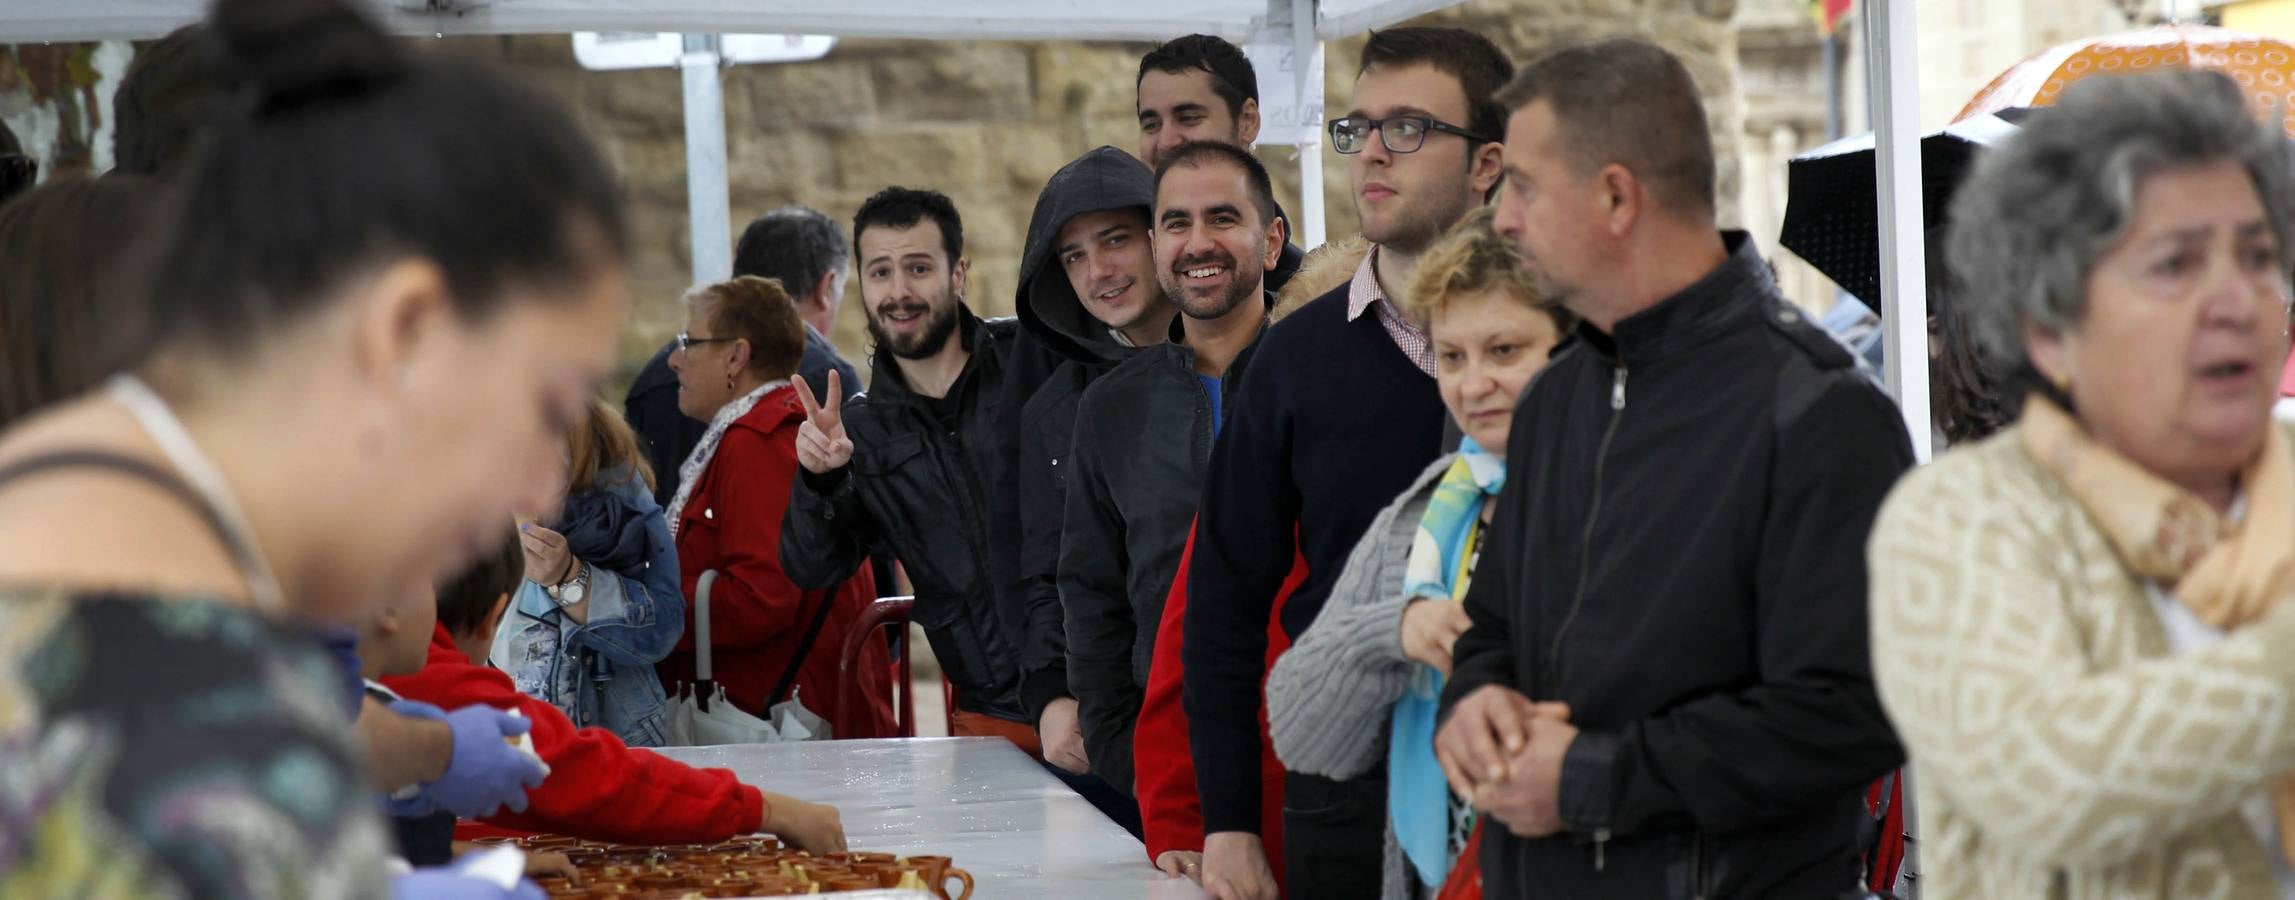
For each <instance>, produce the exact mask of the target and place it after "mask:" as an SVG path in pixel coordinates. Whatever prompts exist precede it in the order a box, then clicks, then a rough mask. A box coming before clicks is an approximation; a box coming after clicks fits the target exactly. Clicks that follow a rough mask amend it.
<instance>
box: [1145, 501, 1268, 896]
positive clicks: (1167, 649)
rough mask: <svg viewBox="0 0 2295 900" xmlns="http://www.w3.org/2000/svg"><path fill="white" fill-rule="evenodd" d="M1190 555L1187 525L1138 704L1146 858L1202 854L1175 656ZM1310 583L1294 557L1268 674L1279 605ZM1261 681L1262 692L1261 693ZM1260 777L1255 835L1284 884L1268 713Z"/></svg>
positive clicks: (1262, 728) (1262, 721) (1262, 725)
mask: <svg viewBox="0 0 2295 900" xmlns="http://www.w3.org/2000/svg"><path fill="white" fill-rule="evenodd" d="M1194 556H1195V530H1194V527H1193V526H1189V529H1188V535H1187V547H1186V548H1185V549H1183V550H1181V551H1180V556H1179V573H1178V574H1177V575H1176V576H1174V577H1173V578H1172V580H1171V593H1170V595H1169V596H1167V597H1165V599H1164V603H1163V618H1162V619H1161V624H1159V625H1157V626H1156V634H1155V656H1154V659H1153V661H1151V662H1150V663H1149V665H1148V684H1147V695H1146V696H1145V697H1143V698H1142V699H1141V701H1140V718H1139V724H1138V725H1137V726H1136V727H1135V728H1134V729H1133V731H1132V769H1133V778H1134V779H1135V780H1136V782H1137V786H1138V788H1139V799H1140V822H1141V826H1142V829H1143V831H1144V832H1145V837H1146V838H1147V852H1148V859H1150V860H1153V859H1155V858H1156V857H1157V856H1160V855H1162V854H1163V852H1164V851H1166V850H1194V851H1199V852H1200V851H1201V850H1203V802H1202V800H1201V799H1200V798H1198V797H1197V796H1196V789H1195V758H1194V757H1193V756H1192V755H1190V754H1189V752H1188V743H1187V711H1186V710H1185V709H1183V708H1181V705H1180V698H1181V694H1182V693H1183V687H1182V684H1181V677H1180V676H1181V673H1182V671H1183V669H1182V668H1181V666H1180V662H1179V649H1180V645H1181V643H1182V638H1183V636H1184V634H1185V632H1186V627H1185V622H1186V621H1187V569H1188V562H1189V560H1190V559H1192V558H1193V557H1194ZM1306 577H1307V564H1306V561H1305V560H1303V559H1299V558H1297V557H1296V556H1294V557H1293V559H1292V562H1291V574H1290V575H1289V576H1287V577H1285V578H1284V579H1283V588H1282V590H1280V591H1278V592H1277V593H1276V595H1275V611H1276V615H1274V616H1271V617H1269V619H1268V623H1269V624H1268V626H1267V668H1268V669H1269V670H1272V669H1274V667H1275V658H1276V657H1278V656H1281V655H1283V651H1284V650H1286V649H1289V648H1290V646H1291V637H1290V636H1289V635H1287V634H1284V633H1283V626H1282V621H1283V620H1282V615H1281V612H1282V609H1283V601H1284V600H1286V599H1288V598H1289V597H1290V596H1291V592H1292V591H1293V590H1294V589H1296V588H1298V587H1299V582H1300V581H1301V580H1304V579H1305V578H1306ZM1264 686H1265V685H1264V681H1263V682H1262V689H1264ZM1259 738H1260V746H1262V747H1264V748H1265V752H1264V755H1262V756H1261V757H1260V760H1259V772H1260V775H1261V776H1262V778H1263V779H1264V781H1263V784H1264V785H1265V787H1264V788H1263V789H1262V791H1261V793H1260V798H1261V799H1260V804H1259V810H1260V812H1259V836H1260V841H1261V843H1263V844H1265V845H1266V848H1267V861H1268V864H1269V865H1270V866H1271V867H1272V868H1273V869H1274V870H1275V879H1276V883H1277V884H1278V885H1280V884H1281V883H1282V881H1283V763H1282V762H1281V761H1279V760H1277V759H1276V758H1275V742H1274V740H1272V739H1270V738H1269V737H1268V736H1267V712H1266V710H1265V708H1264V707H1262V708H1261V710H1260V713H1259Z"/></svg>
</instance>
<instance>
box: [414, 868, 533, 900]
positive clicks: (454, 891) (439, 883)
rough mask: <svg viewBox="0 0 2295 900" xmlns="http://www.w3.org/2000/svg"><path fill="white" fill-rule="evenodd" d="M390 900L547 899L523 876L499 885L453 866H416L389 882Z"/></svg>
mask: <svg viewBox="0 0 2295 900" xmlns="http://www.w3.org/2000/svg"><path fill="white" fill-rule="evenodd" d="M390 895H391V900H549V895H548V894H545V893H543V892H542V887H541V886H540V885H537V884H535V883H534V882H531V881H528V880H526V879H523V878H521V879H519V880H518V886H517V887H516V888H512V889H510V890H507V891H505V890H503V889H502V886H501V885H499V884H495V883H494V882H491V881H487V880H486V879H484V878H473V877H471V876H468V875H464V874H462V873H461V872H457V871H455V870H453V869H416V870H414V871H412V872H408V873H406V874H404V875H400V876H399V877H397V878H393V879H391V882H390Z"/></svg>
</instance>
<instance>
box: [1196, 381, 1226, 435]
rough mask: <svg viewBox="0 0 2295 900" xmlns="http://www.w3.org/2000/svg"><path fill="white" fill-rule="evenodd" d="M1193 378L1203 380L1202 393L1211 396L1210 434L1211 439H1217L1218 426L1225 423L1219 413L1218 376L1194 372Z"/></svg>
mask: <svg viewBox="0 0 2295 900" xmlns="http://www.w3.org/2000/svg"><path fill="white" fill-rule="evenodd" d="M1195 379H1196V380H1197V381H1201V382H1203V393H1204V394H1205V395H1207V396H1209V397H1210V398H1211V436H1212V438H1213V439H1217V438H1218V437H1219V426H1221V425H1224V424H1226V422H1225V421H1224V420H1223V419H1222V418H1221V417H1220V415H1219V381H1220V378H1219V376H1217V375H1205V374H1203V373H1201V372H1198V373H1196V376H1195Z"/></svg>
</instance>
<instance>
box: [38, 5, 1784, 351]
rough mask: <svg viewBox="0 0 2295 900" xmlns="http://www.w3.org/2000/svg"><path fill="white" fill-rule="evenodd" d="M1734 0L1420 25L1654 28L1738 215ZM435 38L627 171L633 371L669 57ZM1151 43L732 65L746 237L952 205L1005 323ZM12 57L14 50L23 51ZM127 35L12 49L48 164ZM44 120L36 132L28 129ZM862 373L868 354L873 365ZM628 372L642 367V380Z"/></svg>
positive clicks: (1289, 202)
mask: <svg viewBox="0 0 2295 900" xmlns="http://www.w3.org/2000/svg"><path fill="white" fill-rule="evenodd" d="M1736 5H1737V3H1736V0H1468V2H1465V3H1462V4H1460V5H1458V6H1455V7H1452V8H1449V9H1446V10H1443V11H1440V12H1437V13H1433V14H1430V15H1427V16H1424V17H1421V18H1420V19H1418V20H1414V22H1413V24H1441V25H1456V26H1461V27H1465V28H1471V29H1474V30H1476V31H1479V32H1480V33H1482V34H1484V35H1487V36H1489V37H1490V38H1491V39H1492V40H1494V41H1495V42H1497V44H1498V45H1499V46H1500V47H1501V48H1503V49H1504V50H1506V51H1507V52H1508V54H1509V55H1511V56H1513V57H1514V58H1515V60H1516V61H1517V62H1521V61H1526V60H1528V59H1530V58H1532V57H1534V56H1535V55H1536V54H1538V53H1540V52H1542V51H1544V50H1547V49H1551V48H1553V47H1557V46H1560V45H1562V44H1564V43H1568V42H1572V41H1577V40H1584V39H1590V38H1598V37H1606V36H1611V35H1619V34H1639V35H1643V36H1646V37H1650V38H1652V39H1654V40H1656V41H1657V42H1658V43H1660V44H1662V45H1664V46H1666V47H1667V48H1669V49H1671V50H1673V51H1674V52H1676V53H1678V54H1680V55H1681V56H1682V57H1683V59H1684V60H1685V61H1686V62H1687V64H1688V65H1689V68H1690V71H1691V72H1692V73H1693V74H1694V75H1695V76H1696V78H1697V80H1698V83H1699V86H1700V88H1701V89H1703V91H1704V92H1705V94H1706V97H1707V101H1708V105H1709V109H1710V111H1711V117H1712V128H1713V133H1714V137H1715V146H1716V148H1717V150H1718V152H1719V153H1720V154H1721V156H1722V159H1721V161H1720V162H1721V165H1720V171H1721V173H1722V181H1723V183H1722V186H1721V205H1722V210H1723V213H1722V215H1723V218H1724V219H1725V220H1726V221H1730V222H1735V221H1736V219H1737V216H1738V212H1737V211H1738V209H1739V203H1738V196H1737V195H1738V184H1737V182H1738V180H1739V179H1738V169H1739V166H1738V162H1737V161H1738V159H1739V156H1740V152H1741V151H1740V145H1741V143H1742V138H1741V137H1740V135H1741V133H1742V132H1743V123H1744V119H1745V111H1744V102H1743V100H1742V99H1741V95H1740V91H1739V88H1738V83H1737V76H1736V68H1737V43H1736V37H1735V32H1734V31H1733V28H1732V24H1731V20H1732V17H1733V15H1734V13H1735V11H1736ZM410 40H413V41H416V42H418V43H420V44H423V45H427V47H428V49H430V50H432V51H434V52H444V53H457V54H472V55H478V56H487V57H493V58H496V59H499V60H501V61H502V62H504V63H506V64H507V65H509V66H511V67H512V68H514V69H516V70H517V71H519V72H520V73H522V74H523V75H525V76H526V77H529V78H531V79H533V80H535V81H536V82H537V83H539V84H541V85H542V86H543V87H544V88H545V89H547V90H548V91H550V92H551V93H553V94H555V95H556V96H558V97H560V98H563V99H564V100H565V101H566V102H567V104H568V105H569V106H570V107H571V108H572V109H573V110H574V112H575V115H576V116H578V117H579V119H580V122H581V124H582V126H583V127H584V128H585V129H586V130H587V131H588V132H589V133H590V134H591V135H592V136H593V137H595V138H596V140H597V141H598V144H599V146H600V148H601V150H602V152H603V153H604V154H605V156H606V158H607V159H608V161H609V162H610V163H611V164H612V165H613V166H614V167H615V168H616V170H617V171H618V172H619V174H620V176H621V177H622V179H623V181H624V183H625V185H626V189H627V197H628V199H629V201H630V205H631V210H632V212H631V216H630V220H631V222H632V224H633V227H634V230H635V241H634V246H635V252H634V259H633V260H632V262H633V273H632V274H633V284H634V289H635V292H636V297H635V302H634V303H633V312H632V317H631V322H630V328H629V330H628V332H627V334H626V335H625V339H624V344H623V354H622V356H623V359H624V361H625V367H626V368H634V367H635V366H636V365H637V364H639V363H642V362H643V361H644V360H645V358H646V357H647V356H649V355H650V354H651V352H652V351H653V349H654V348H656V347H658V346H659V345H660V343H661V342H662V341H663V340H665V339H666V338H667V337H668V336H669V335H670V334H673V333H675V332H676V331H677V330H678V327H679V324H680V322H681V321H682V317H683V312H682V309H681V308H680V306H679V303H678V298H679V297H680V295H681V294H682V293H683V292H684V290H685V289H686V288H687V287H688V286H689V285H688V282H689V274H688V273H689V272H690V259H691V252H692V248H691V244H690V240H691V238H690V235H689V234H688V229H687V227H686V188H685V143H684V127H683V107H682V93H681V90H680V83H679V76H678V73H677V72H675V71H673V70H667V69H663V70H637V71H620V72H590V71H585V70H583V69H582V68H581V67H580V66H579V65H578V64H577V63H576V62H575V60H574V56H573V50H572V44H571V41H570V40H569V39H568V38H567V37H566V36H564V35H531V36H516V37H469V38H447V39H444V40H437V39H410ZM1364 40H1365V37H1364V36H1359V35H1358V36H1356V37H1352V38H1349V39H1346V40H1341V41H1336V42H1333V43H1331V44H1330V45H1329V46H1328V50H1327V53H1326V62H1325V86H1324V90H1325V96H1326V103H1327V109H1328V110H1329V111H1330V114H1332V115H1339V114H1343V113H1344V112H1345V110H1346V103H1347V101H1348V99H1350V97H1351V96H1352V93H1353V90H1352V88H1353V84H1354V77H1355V70H1356V66H1357V64H1358V61H1359V59H1360V54H1361V50H1362V45H1363V42H1364ZM1151 46H1152V45H1151V44H1148V43H1130V42H1088V43H1087V42H988V41H890V40H845V41H840V42H839V43H838V44H837V46H836V48H835V49H834V50H833V51H831V52H830V54H829V55H828V56H827V57H826V58H823V59H821V60H817V61H813V62H804V63H791V64H773V65H751V66H736V67H732V68H729V69H727V70H725V73H724V87H725V115H726V138H727V148H726V151H727V162H728V175H729V181H730V187H731V198H730V199H731V211H732V219H733V232H734V236H735V237H738V236H739V233H740V230H741V227H742V226H743V225H744V224H746V223H747V222H748V221H749V220H750V219H751V218H754V217H755V216H757V215H759V214H761V213H764V212H765V211H767V210H770V209H772V208H774V207H777V206H780V205H782V204H786V203H803V204H806V205H809V206H813V207H815V208H818V209H821V210H823V211H825V212H827V213H829V214H830V215H832V216H835V217H837V218H838V219H839V220H840V221H847V220H849V217H850V216H851V215H852V213H853V211H854V210H855V209H856V208H858V207H859V205H860V203H861V201H862V200H864V199H866V198H867V197H868V196H869V195H870V194H871V193H874V192H875V191H877V190H878V189H880V188H883V187H886V186H888V185H893V184H901V185H908V186H912V187H929V188H934V189H937V190H940V191H943V192H945V193H947V194H948V195H950V196H951V197H952V198H954V199H955V201H956V203H957V205H958V207H959V209H960V210H961V211H962V213H963V216H964V221H965V235H966V255H967V256H969V257H970V258H971V260H972V270H971V272H972V274H971V280H970V284H969V290H968V291H967V299H968V301H969V302H970V303H971V305H972V307H973V309H974V310H975V311H977V312H980V313H982V314H985V315H1008V314H1010V313H1011V312H1012V310H1013V294H1014V290H1015V287H1016V285H1015V281H1016V279H1017V270H1018V268H1019V262H1020V260H1019V257H1020V251H1021V246H1022V243H1023V241H1024V240H1025V238H1026V231H1027V227H1028V215H1029V212H1030V210H1031V209H1032V207H1033V205H1034V203H1035V198H1036V194H1037V192H1038V190H1039V189H1040V188H1041V187H1042V186H1043V182H1044V180H1045V179H1046V178H1047V177H1049V176H1050V175H1051V174H1052V172H1053V171H1055V170H1057V169H1058V168H1059V167H1060V166H1061V165H1062V164H1064V163H1066V162H1067V161H1068V160H1070V159H1072V158H1074V157H1075V156H1077V155H1079V154H1081V153H1083V152H1084V151H1085V150H1088V149H1090V148H1092V147H1095V146H1098V145H1101V144H1112V145H1114V146H1117V147H1120V148H1123V149H1125V150H1127V151H1128V150H1134V149H1136V148H1137V146H1138V141H1137V138H1138V125H1137V122H1136V119H1135V117H1134V114H1133V105H1132V104H1133V78H1134V75H1135V73H1136V71H1137V69H1138V62H1139V57H1140V56H1141V54H1143V53H1145V52H1146V51H1147V50H1148V49H1149V48H1150V47H1151ZM11 49H13V51H14V52H13V55H10V53H9V51H10V50H11ZM131 52H132V48H130V47H129V45H126V44H122V43H107V44H103V45H57V46H56V48H54V49H48V48H30V47H21V48H6V47H0V117H4V119H5V121H7V122H8V123H9V124H10V125H11V126H12V127H15V128H16V129H17V131H18V132H19V133H20V134H23V136H24V137H26V138H27V143H30V144H37V145H39V149H38V151H37V152H38V154H39V155H42V156H43V157H44V158H52V162H51V164H50V166H49V168H48V171H88V170H93V171H102V170H103V169H105V168H108V166H109V157H110V153H109V149H110V148H109V141H110V134H109V132H110V128H109V127H108V126H109V122H108V115H109V112H110V110H109V106H110V94H111V92H112V91H113V90H115V89H116V87H117V78H118V74H119V73H120V72H121V71H122V70H124V68H125V63H126V61H127V58H128V57H129V55H130V54H131ZM27 131H29V132H30V133H25V132H27ZM1296 152H1297V151H1296V150H1295V148H1291V147H1266V148H1262V149H1261V150H1260V151H1259V154H1260V158H1261V159H1262V160H1264V161H1265V162H1266V163H1267V165H1268V167H1269V168H1270V169H1271V170H1272V171H1273V173H1274V175H1275V179H1276V189H1277V193H1278V196H1279V197H1280V198H1281V199H1282V201H1283V203H1284V204H1285V207H1286V208H1288V209H1291V210H1298V209H1299V208H1300V207H1299V203H1298V197H1299V167H1298V158H1297V156H1296V155H1295V154H1296ZM1316 152H1320V153H1322V154H1324V157H1323V161H1324V198H1325V208H1326V211H1327V217H1326V223H1327V232H1328V234H1329V235H1330V236H1331V237H1332V238H1333V239H1337V238H1341V237H1345V236H1348V235H1352V234H1354V233H1355V231H1356V228H1357V224H1356V218H1355V213H1354V205H1353V202H1352V199H1351V191H1350V189H1349V186H1348V176H1347V166H1346V160H1345V158H1344V157H1341V156H1339V155H1338V154H1336V153H1332V152H1331V151H1330V149H1329V148H1328V146H1327V145H1325V146H1322V147H1319V148H1318V149H1317V151H1316ZM862 323H863V318H862V312H861V309H860V292H859V289H858V287H857V286H851V287H848V290H847V296H846V302H845V304H844V307H843V309H842V310H841V311H840V313H839V318H838V324H837V328H836V329H835V331H834V333H833V334H832V337H833V338H834V339H835V341H836V343H837V344H838V346H839V347H841V348H843V349H844V350H845V352H846V353H847V355H848V356H850V357H854V358H856V359H857V358H858V357H859V356H860V354H862V353H863V352H864V351H865V348H866V344H867V339H866V336H865V335H866V332H865V330H864V327H863V324H862ZM861 368H862V370H863V371H864V372H866V371H867V366H866V365H865V364H864V365H862V367H861ZM625 374H626V372H625Z"/></svg>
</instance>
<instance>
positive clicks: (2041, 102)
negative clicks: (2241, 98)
mask: <svg viewBox="0 0 2295 900" xmlns="http://www.w3.org/2000/svg"><path fill="white" fill-rule="evenodd" d="M2153 69H2213V70H2216V71H2219V72H2222V73H2224V74H2226V75H2229V76H2231V79H2232V80H2233V81H2235V82H2238V83H2239V89H2240V91H2241V92H2243V93H2245V94H2246V95H2247V102H2248V103H2249V104H2251V105H2253V106H2254V107H2255V109H2256V111H2257V112H2259V113H2267V114H2270V115H2275V116H2278V117H2279V118H2280V122H2281V125H2282V126H2283V127H2284V128H2286V129H2287V133H2288V134H2289V135H2295V45H2291V44H2288V43H2287V42H2285V41H2281V40H2277V39H2274V38H2267V37H2262V36H2260V35H2253V34H2247V33H2244V32H2238V31H2231V30H2228V29H2223V28H2213V27H2209V26H2206V25H2162V26H2159V27H2157V28H2146V29H2144V30H2142V31H2130V32H2125V33H2122V34H2114V35H2107V36H2104V37H2098V38H2086V39H2083V40H2077V41H2073V42H2071V43H2068V44H2060V45H2057V46H2055V47H2050V48H2048V49H2047V50H2044V51H2041V52H2040V53H2039V54H2038V55H2035V56H2033V57H2031V58H2029V59H2026V60H2024V61H2023V62H2020V63H2017V64H2015V65H2013V66H2010V67H2008V71H2006V72H2002V73H2000V77H1998V78H1994V79H1992V83H1991V84H1988V85H1985V86H1984V89H1983V90H1981V91H1977V92H1976V98H1975V99H1973V100H1970V101H1968V105H1967V106H1966V107H1963V108H1962V109H1961V111H1960V115H1958V116H1955V117H1953V121H1956V122H1957V121H1960V120H1961V119H1967V118H1971V117H1974V116H1978V115H1982V114H1984V113H1989V112H1997V111H1999V110H2002V109H2006V108H2009V107H2012V106H2047V105H2049V104H2051V103H2054V102H2056V98H2057V96H2059V95H2061V94H2062V93H2063V92H2064V89H2065V88H2066V87H2069V86H2071V84H2072V82H2075V81H2078V80H2080V79H2082V78H2086V77H2088V76H2091V75H2111V74H2115V73H2120V74H2124V73H2128V72H2145V71H2150V70H2153Z"/></svg>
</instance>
